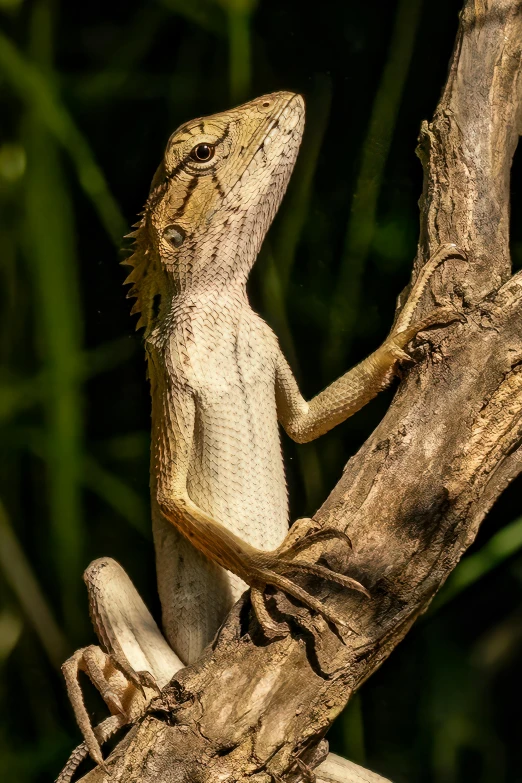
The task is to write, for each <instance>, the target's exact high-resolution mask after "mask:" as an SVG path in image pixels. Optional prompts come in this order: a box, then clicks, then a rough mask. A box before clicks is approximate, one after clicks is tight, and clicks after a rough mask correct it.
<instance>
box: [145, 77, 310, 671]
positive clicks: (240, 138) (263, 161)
mask: <svg viewBox="0 0 522 783" xmlns="http://www.w3.org/2000/svg"><path fill="white" fill-rule="evenodd" d="M303 126H304V105H303V101H302V99H301V97H300V96H297V95H294V94H291V93H277V94H275V95H271V96H266V97H263V98H260V99H258V100H256V101H253V102H251V103H249V104H246V105H245V106H242V107H239V108H238V109H236V110H234V111H229V112H225V113H223V114H221V115H215V116H214V117H209V118H206V119H205V120H195V121H193V122H192V123H188V124H187V125H186V126H184V127H183V128H181V129H180V130H178V131H176V133H174V134H173V136H172V138H171V141H170V143H169V146H168V148H167V152H166V155H165V163H164V173H160V174H159V175H158V176H157V177H156V181H155V183H153V188H152V191H151V196H150V197H149V200H148V202H147V205H146V207H145V213H144V216H143V220H142V223H141V227H140V228H139V231H138V237H137V251H136V252H137V260H138V268H139V265H140V264H142V263H143V260H142V259H143V258H144V257H145V253H146V252H147V251H149V252H148V257H149V258H151V257H154V261H153V266H152V268H153V269H154V270H158V275H157V278H156V280H155V283H154V287H152V283H150V284H148V285H149V286H150V288H149V289H148V290H147V289H145V292H144V295H143V299H142V296H141V295H142V291H143V289H142V288H140V284H139V281H136V283H135V285H136V288H137V292H138V301H139V306H140V309H141V312H142V323H143V324H144V325H145V327H146V345H147V353H148V357H149V375H150V380H151V393H152V407H153V412H152V442H153V447H152V466H151V484H152V505H153V530H154V542H155V547H156V559H157V571H158V587H159V593H160V598H161V605H162V612H163V626H164V629H165V632H166V635H167V638H168V640H169V642H170V643H171V645H172V646H173V648H174V649H175V650H176V652H177V653H178V655H179V656H180V657H181V658H182V660H184V661H186V662H189V663H190V662H191V661H193V660H194V659H195V658H196V657H197V656H198V655H199V654H200V652H201V650H202V648H203V647H204V646H205V645H206V644H207V643H208V642H209V641H210V640H211V639H212V637H213V635H214V633H215V632H216V630H217V628H218V627H219V625H220V624H221V622H222V621H223V618H224V617H225V616H226V614H227V613H228V611H229V609H230V607H231V606H232V604H233V603H234V602H235V601H236V600H237V599H238V597H239V596H240V595H241V593H242V592H243V591H244V590H245V588H246V585H245V583H244V581H243V580H242V579H241V578H239V577H238V576H237V575H235V574H231V573H229V572H227V571H225V570H224V569H223V568H221V567H220V566H219V565H216V564H215V563H213V562H211V561H210V560H209V559H208V558H207V557H205V556H204V555H203V554H201V553H200V552H199V551H198V550H197V549H196V548H195V547H194V546H193V545H192V544H191V543H190V541H189V540H188V539H187V538H186V537H185V536H183V535H182V534H181V533H180V532H179V531H178V530H177V529H176V528H175V527H174V526H173V525H172V523H171V522H170V521H168V520H167V519H166V518H165V516H164V515H163V514H162V513H161V511H160V509H159V508H158V502H157V496H158V494H159V493H161V495H162V496H163V499H164V500H167V501H168V500H170V499H172V498H173V497H177V496H178V494H181V495H184V494H186V495H188V498H189V499H190V501H192V503H193V504H195V506H196V507H198V508H199V509H201V511H203V512H206V513H207V514H208V515H209V516H211V517H212V518H213V519H215V520H216V521H218V522H219V523H220V524H221V525H223V526H225V527H226V528H227V529H228V530H230V531H231V532H233V533H235V534H236V535H237V536H238V537H239V538H241V539H242V540H244V541H245V542H248V543H249V544H250V545H251V546H253V547H256V548H257V549H262V550H273V549H275V548H276V547H277V546H279V544H281V542H282V541H283V539H284V537H285V535H286V533H287V530H288V504H287V491H286V482H285V477H284V468H283V461H282V456H281V447H280V442H279V432H278V426H277V411H276V401H275V393H274V388H275V376H276V365H277V357H278V355H279V348H278V344H277V339H276V337H275V336H274V334H273V333H272V332H271V330H270V329H269V327H268V326H267V325H266V324H265V323H264V321H263V320H262V319H261V318H260V317H259V316H258V315H256V314H255V313H254V312H253V311H252V310H251V308H250V306H249V304H248V300H247V297H246V292H245V286H246V281H247V277H248V273H249V271H250V268H251V266H252V264H253V263H254V261H255V259H256V256H257V254H258V252H259V248H260V246H261V242H262V240H263V238H264V235H265V233H266V231H267V229H268V226H269V225H270V223H271V221H272V219H273V217H274V215H275V213H276V211H277V208H278V206H279V203H280V201H281V199H282V197H283V194H284V191H285V189H286V186H287V183H288V180H289V177H290V174H291V171H292V169H293V166H294V162H295V159H296V156H297V151H298V148H299V144H300V141H301V136H302V132H303ZM220 140H221V141H220ZM202 142H212V143H215V144H216V153H215V156H214V158H213V159H212V160H211V161H210V163H209V164H208V168H206V167H205V165H204V166H203V167H201V170H200V168H199V167H198V164H197V163H196V162H194V163H192V160H191V159H190V158H189V159H188V167H187V169H184V168H183V167H182V165H183V164H182V163H181V161H182V160H183V159H186V158H187V156H188V155H189V154H190V151H191V149H193V148H194V147H195V146H196V145H197V144H198V143H202ZM172 172H177V173H175V174H174V175H173V174H172ZM169 225H174V226H176V227H179V228H180V229H181V230H182V231H183V232H184V234H185V238H184V241H183V243H182V244H181V246H180V247H179V248H173V247H172V245H171V243H169V242H168V240H165V239H163V234H164V231H165V227H166V226H169ZM131 277H132V275H131ZM151 294H152V296H154V295H156V296H158V295H159V296H161V306H160V311H159V315H158V318H157V320H156V321H154V320H153V319H152V318H151V315H150V314H151V305H150V297H151ZM146 297H148V298H146ZM144 313H145V317H143V314H144ZM164 496H167V497H166V498H165V497H164Z"/></svg>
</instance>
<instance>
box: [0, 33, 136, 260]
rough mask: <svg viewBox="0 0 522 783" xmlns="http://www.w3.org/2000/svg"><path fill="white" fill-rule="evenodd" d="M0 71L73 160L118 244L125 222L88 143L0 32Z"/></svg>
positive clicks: (46, 83)
mask: <svg viewBox="0 0 522 783" xmlns="http://www.w3.org/2000/svg"><path fill="white" fill-rule="evenodd" d="M0 73H1V74H2V76H3V77H4V79H5V80H6V82H7V83H8V84H10V86H11V88H12V89H13V90H14V91H15V92H16V94H17V95H18V96H19V97H20V98H21V99H22V100H23V101H24V103H25V104H26V106H27V107H28V108H29V109H30V110H31V111H32V112H33V113H34V114H35V116H36V117H37V118H38V121H39V122H40V123H41V124H42V126H44V127H45V128H47V130H48V131H49V132H50V133H51V134H52V135H53V136H54V138H55V139H57V140H58V141H59V143H60V145H61V146H62V147H63V148H64V149H65V150H66V151H67V153H68V154H69V155H70V157H71V160H72V161H73V163H74V165H75V168H76V173H77V176H78V180H79V182H80V185H81V187H82V188H83V190H84V191H85V193H86V194H87V196H88V197H89V198H90V200H91V201H92V203H93V206H94V208H95V210H96V212H97V213H98V215H99V217H100V220H101V222H102V224H103V225H104V227H105V229H106V230H107V232H108V234H109V235H110V236H111V238H112V240H113V242H114V243H115V244H116V245H117V246H118V247H119V246H120V244H121V238H122V236H123V235H124V234H125V232H126V221H125V219H124V218H123V215H122V213H121V211H120V208H119V207H118V204H117V203H116V201H115V199H114V197H113V195H112V193H111V191H110V189H109V186H108V184H107V182H106V180H105V177H104V175H103V172H102V170H101V169H100V167H99V166H98V164H97V163H96V161H95V159H94V156H93V154H92V152H91V149H90V147H89V144H88V143H87V141H86V140H85V138H84V137H83V135H82V133H81V132H80V130H79V129H78V128H77V126H76V124H75V122H74V120H73V119H72V117H71V115H70V114H69V112H68V111H67V109H66V108H65V106H64V104H63V103H62V102H61V100H60V98H59V96H58V95H57V93H56V91H55V89H54V87H53V85H52V83H51V82H50V80H49V79H48V78H47V77H46V75H45V74H44V73H43V72H42V71H41V70H39V69H38V68H37V67H36V66H35V65H33V63H32V62H31V61H30V60H28V59H27V58H26V57H24V55H23V54H22V53H21V52H20V51H19V50H18V49H17V48H16V46H14V44H13V43H12V42H11V41H10V40H9V39H8V38H7V37H6V36H5V35H3V34H2V33H0Z"/></svg>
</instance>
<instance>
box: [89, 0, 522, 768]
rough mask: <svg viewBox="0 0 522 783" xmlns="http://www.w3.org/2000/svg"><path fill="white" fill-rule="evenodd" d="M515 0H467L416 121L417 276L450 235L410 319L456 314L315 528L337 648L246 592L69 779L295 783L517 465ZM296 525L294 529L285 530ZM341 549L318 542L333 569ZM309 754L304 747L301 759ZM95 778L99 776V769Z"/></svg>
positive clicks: (420, 353)
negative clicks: (103, 758)
mask: <svg viewBox="0 0 522 783" xmlns="http://www.w3.org/2000/svg"><path fill="white" fill-rule="evenodd" d="M521 51H522V0H468V1H467V2H466V4H465V8H464V10H463V12H462V15H461V19H460V26H459V30H458V34H457V40H456V45H455V50H454V53H453V57H452V60H451V64H450V69H449V75H448V80H447V84H446V87H445V89H444V93H443V95H442V97H441V99H440V102H439V105H438V107H437V110H436V112H435V116H434V119H433V122H432V123H431V124H428V123H424V124H423V126H422V129H421V134H420V144H419V156H420V158H421V160H422V163H423V166H424V173H425V182H424V191H423V194H422V198H421V230H420V242H419V250H418V255H417V258H416V261H415V265H414V275H415V274H417V273H418V272H419V270H420V268H421V267H422V264H423V263H424V262H425V261H426V259H427V257H428V255H429V253H430V252H433V251H434V250H435V249H436V247H437V246H438V245H439V244H441V243H443V242H455V243H457V244H458V245H459V247H461V248H463V249H464V250H465V251H466V253H467V261H464V260H462V259H458V258H456V259H454V260H449V261H446V262H445V263H444V264H443V265H442V267H441V268H440V271H438V272H437V273H436V274H435V275H434V278H433V280H432V283H431V287H430V289H429V290H428V291H427V292H426V294H425V296H424V299H423V302H422V304H421V307H420V310H419V315H420V314H422V313H424V314H425V313H427V312H429V311H431V310H432V309H433V308H434V306H435V305H440V304H444V305H446V306H448V305H449V306H454V307H455V310H457V311H458V312H460V313H463V314H464V316H465V321H463V322H455V323H453V324H451V325H450V326H447V327H445V328H440V329H432V330H430V331H429V332H425V333H424V335H423V336H422V339H419V338H418V339H417V341H416V348H415V349H414V351H413V355H414V357H415V359H416V363H415V365H414V366H412V367H411V368H410V369H408V370H407V371H405V373H404V376H405V377H404V378H403V380H402V382H401V384H400V386H399V389H398V391H397V393H396V395H395V399H394V401H393V404H392V405H391V407H390V409H389V411H388V413H387V415H386V416H385V418H384V420H383V421H382V422H381V424H380V425H379V426H378V428H377V429H376V431H375V432H374V433H373V435H372V436H371V437H370V438H369V440H368V441H367V442H366V443H365V445H364V446H363V447H362V448H361V449H360V451H359V453H358V454H356V455H355V456H354V457H353V458H352V459H351V460H350V461H349V463H348V465H347V466H346V469H345V471H344V474H343V477H342V479H341V480H340V482H339V483H338V485H337V486H336V488H335V489H334V491H333V492H332V493H331V495H330V497H329V498H328V499H327V501H326V502H325V504H324V505H323V506H322V508H321V509H320V510H319V511H318V512H317V514H316V516H315V518H314V523H315V524H316V525H317V526H323V525H328V526H333V527H337V528H339V529H341V530H346V531H347V532H348V534H349V536H350V537H351V539H352V541H353V546H354V552H353V555H352V557H351V559H350V560H349V561H348V563H347V565H346V571H347V573H348V574H350V575H351V576H353V577H355V578H357V579H359V580H360V581H361V582H363V584H365V585H366V586H367V587H368V588H369V590H370V592H371V595H372V598H371V600H367V599H365V598H364V597H362V596H360V595H358V594H356V593H354V592H350V591H346V590H343V589H340V588H336V587H333V586H332V585H331V584H317V583H315V584H314V585H313V588H314V589H315V591H316V593H318V594H319V595H320V597H321V598H322V599H324V600H325V601H328V603H329V605H331V606H333V607H335V609H336V610H337V612H338V613H340V614H341V615H342V616H344V617H346V618H349V622H350V626H351V629H352V630H351V631H350V630H347V631H346V632H344V631H343V637H344V643H343V642H342V641H341V640H340V639H339V638H338V636H337V635H336V634H335V633H334V632H333V630H332V629H331V628H330V627H329V626H328V625H327V624H326V623H325V621H324V620H323V619H322V618H320V617H313V618H311V617H310V615H309V614H308V613H307V612H306V611H305V610H304V609H302V608H301V607H299V606H298V605H295V604H292V603H290V601H289V600H288V599H286V598H285V597H284V596H281V595H279V594H277V595H276V596H274V598H273V599H272V604H273V609H274V611H277V608H276V606H279V608H280V609H281V608H284V610H285V616H287V613H292V614H293V615H294V619H293V620H291V621H290V622H291V628H292V634H291V635H289V636H287V637H285V638H284V639H281V640H278V641H273V642H270V643H269V642H268V641H267V640H266V639H264V638H263V637H262V635H261V634H260V632H259V629H258V628H257V625H256V623H255V621H254V620H253V619H252V618H251V615H250V613H249V600H248V596H245V597H244V598H243V599H242V600H241V601H240V602H239V603H238V604H237V605H236V607H235V608H234V609H233V611H232V613H231V615H230V617H229V618H228V619H227V621H226V623H225V624H224V626H223V628H222V629H221V631H220V633H219V634H218V636H217V638H216V640H215V641H214V644H213V646H212V647H209V648H208V649H207V650H206V651H205V653H204V654H203V656H202V657H201V658H200V660H199V661H198V662H197V663H196V664H195V665H193V666H191V667H188V668H187V669H184V670H183V671H181V672H180V673H179V674H178V675H177V676H176V677H175V678H174V680H173V681H172V682H171V684H170V685H169V686H168V687H167V688H166V689H165V690H164V691H163V693H162V695H161V697H159V698H158V699H156V700H155V701H154V702H153V703H152V705H151V708H150V710H149V714H148V715H147V716H146V717H145V718H144V719H143V720H142V721H141V723H140V724H139V725H137V726H134V727H133V728H132V729H131V730H130V732H129V733H128V734H127V736H126V737H125V738H124V739H123V740H122V742H120V744H119V745H118V747H117V748H116V750H115V751H114V752H113V753H112V755H111V756H110V758H109V760H108V761H107V770H105V771H104V770H103V769H101V768H97V769H95V770H93V771H92V772H90V773H89V774H87V775H86V776H85V777H84V778H83V781H84V783H95V782H96V783H101V781H107V782H108V781H109V780H110V781H111V783H116V781H125V783H182V782H183V783H185V781H196V782H197V783H207V781H208V783H210V782H211V781H212V783H214V782H215V781H219V780H223V781H224V780H226V781H227V783H233V782H234V781H246V780H255V781H256V783H269V781H271V780H273V779H274V777H273V776H277V775H279V776H287V777H285V779H287V780H295V779H296V778H297V777H298V776H299V769H298V767H297V766H296V765H295V762H294V760H295V758H296V756H299V755H300V756H301V758H302V759H304V760H305V761H306V760H308V761H309V762H310V763H311V764H312V765H313V764H315V763H317V761H318V760H319V756H318V755H317V746H318V743H319V741H320V740H321V738H322V737H323V735H324V734H325V732H326V730H327V729H328V727H329V726H330V725H331V723H332V721H333V720H334V719H335V718H336V716H337V715H338V714H339V713H340V712H341V710H343V709H344V707H345V706H346V703H347V702H348V699H349V698H350V696H351V694H352V693H354V691H355V690H356V689H357V688H358V687H359V686H360V685H361V684H362V683H363V682H364V681H365V680H366V679H367V678H368V677H369V676H370V675H371V674H372V672H374V671H375V669H377V667H378V666H379V665H380V664H381V663H382V661H383V660H384V659H385V658H386V657H387V656H388V655H389V654H390V652H391V651H392V650H393V648H394V647H395V646H396V645H397V644H398V643H399V642H400V641H401V639H402V638H403V637H404V635H405V634H406V632H407V631H408V629H409V628H410V627H411V625H412V624H413V622H414V621H415V619H416V618H417V617H418V615H419V614H420V613H421V612H423V611H424V610H425V609H426V607H427V606H428V604H429V602H430V601H431V599H432V598H433V596H434V595H435V593H436V591H437V590H438V589H439V588H440V587H441V585H442V584H443V583H444V580H445V579H446V578H447V576H448V575H449V573H450V572H451V570H452V569H453V568H454V567H455V566H456V564H457V563H458V561H459V558H460V557H461V555H462V553H463V552H464V551H465V549H466V548H467V547H468V546H469V545H470V544H471V543H472V541H473V540H474V538H475V535H476V533H477V529H478V526H479V524H480V522H481V521H482V519H483V518H484V516H485V514H486V513H487V511H488V510H489V508H490V507H491V505H492V504H493V503H494V502H495V500H496V499H497V497H498V496H499V494H500V493H501V492H502V491H503V489H504V488H505V487H506V485H507V484H508V483H509V482H510V481H511V480H512V479H513V478H514V477H515V476H516V475H517V474H518V473H519V471H520V470H521V467H522V448H521V439H522V274H521V273H519V274H517V275H515V276H513V277H510V274H511V272H510V256H509V178H510V168H511V161H512V157H513V153H514V151H515V147H516V144H517V140H518V135H519V132H520V128H521V114H522V83H521V80H522V69H521ZM307 525H308V526H309V525H310V523H309V522H308V523H307V522H300V523H298V527H300V529H301V530H303V529H305V528H306V527H307ZM343 551H344V550H343V547H342V546H341V547H337V546H331V547H329V550H328V552H329V554H328V557H330V562H331V563H332V558H335V559H336V561H337V565H339V561H340V560H341V559H342V558H343ZM314 752H315V755H314ZM109 773H110V774H109Z"/></svg>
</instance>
